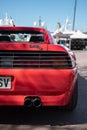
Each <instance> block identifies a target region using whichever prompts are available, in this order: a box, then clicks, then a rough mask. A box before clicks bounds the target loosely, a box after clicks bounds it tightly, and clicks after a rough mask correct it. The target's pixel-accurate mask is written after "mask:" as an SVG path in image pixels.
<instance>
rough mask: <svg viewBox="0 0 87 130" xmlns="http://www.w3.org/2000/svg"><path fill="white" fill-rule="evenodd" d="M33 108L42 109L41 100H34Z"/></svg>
mask: <svg viewBox="0 0 87 130" xmlns="http://www.w3.org/2000/svg"><path fill="white" fill-rule="evenodd" d="M33 106H34V107H37V108H38V107H40V106H41V99H40V98H34V99H33Z"/></svg>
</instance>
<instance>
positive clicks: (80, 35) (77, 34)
mask: <svg viewBox="0 0 87 130" xmlns="http://www.w3.org/2000/svg"><path fill="white" fill-rule="evenodd" d="M70 38H71V39H87V34H84V33H82V32H81V31H77V32H75V33H74V34H73V35H71V36H70Z"/></svg>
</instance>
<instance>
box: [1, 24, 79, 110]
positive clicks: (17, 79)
mask: <svg viewBox="0 0 87 130" xmlns="http://www.w3.org/2000/svg"><path fill="white" fill-rule="evenodd" d="M77 97H78V70H77V65H76V60H75V58H74V57H73V55H72V54H71V53H69V51H68V50H67V49H65V48H64V47H63V46H61V45H58V44H56V42H55V41H54V40H53V38H52V36H51V34H50V32H49V31H47V30H46V29H44V28H39V27H37V28H36V27H17V26H13V27H10V26H9V27H0V106H27V107H36V108H38V107H40V106H46V107H47V106H58V107H60V106H62V107H64V108H66V109H68V110H73V109H74V108H75V107H76V104H77Z"/></svg>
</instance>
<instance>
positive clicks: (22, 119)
mask: <svg viewBox="0 0 87 130" xmlns="http://www.w3.org/2000/svg"><path fill="white" fill-rule="evenodd" d="M83 69H85V68H83ZM86 72H87V70H86ZM78 83H79V88H78V89H79V93H78V104H77V107H76V109H75V110H74V111H72V112H69V111H65V110H62V109H60V108H38V109H33V108H24V107H1V108H0V124H14V125H51V126H56V125H70V124H84V123H87V102H86V100H87V79H86V76H82V75H80V74H79V75H78Z"/></svg>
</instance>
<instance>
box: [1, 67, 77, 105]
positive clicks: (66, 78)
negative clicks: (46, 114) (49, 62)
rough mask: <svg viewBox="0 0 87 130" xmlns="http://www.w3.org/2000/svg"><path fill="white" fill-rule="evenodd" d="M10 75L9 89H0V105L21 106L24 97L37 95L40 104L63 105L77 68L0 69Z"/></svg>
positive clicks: (68, 97)
mask: <svg viewBox="0 0 87 130" xmlns="http://www.w3.org/2000/svg"><path fill="white" fill-rule="evenodd" d="M0 76H11V77H13V78H12V87H11V89H0V105H4V106H7V105H11V106H23V105H24V100H25V98H26V97H29V96H31V97H39V98H40V99H41V103H42V106H65V105H67V104H68V103H69V101H70V99H71V96H72V93H73V89H74V84H75V81H76V79H77V70H73V69H72V70H47V69H43V70H33V69H32V70H29V69H24V70H23V69H14V70H12V69H11V70H8V69H6V70H5V69H3V70H0Z"/></svg>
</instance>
